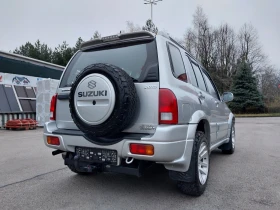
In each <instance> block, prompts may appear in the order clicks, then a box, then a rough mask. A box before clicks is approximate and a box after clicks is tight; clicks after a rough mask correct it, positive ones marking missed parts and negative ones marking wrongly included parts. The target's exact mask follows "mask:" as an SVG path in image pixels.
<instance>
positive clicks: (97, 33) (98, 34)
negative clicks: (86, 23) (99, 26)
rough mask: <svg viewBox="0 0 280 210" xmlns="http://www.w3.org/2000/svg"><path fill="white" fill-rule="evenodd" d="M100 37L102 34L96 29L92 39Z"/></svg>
mask: <svg viewBox="0 0 280 210" xmlns="http://www.w3.org/2000/svg"><path fill="white" fill-rule="evenodd" d="M100 38H101V34H100V33H99V32H98V31H95V32H94V34H93V36H92V38H91V40H92V39H100Z"/></svg>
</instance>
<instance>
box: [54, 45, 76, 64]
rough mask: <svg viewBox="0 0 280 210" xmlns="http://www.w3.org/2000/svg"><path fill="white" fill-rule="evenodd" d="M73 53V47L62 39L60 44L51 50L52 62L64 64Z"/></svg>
mask: <svg viewBox="0 0 280 210" xmlns="http://www.w3.org/2000/svg"><path fill="white" fill-rule="evenodd" d="M73 55H74V51H73V48H71V47H69V45H68V44H67V43H66V41H64V42H63V43H62V45H58V47H56V48H55V50H54V52H53V63H54V64H57V65H61V66H66V65H67V63H68V62H69V60H70V59H71V58H72V56H73Z"/></svg>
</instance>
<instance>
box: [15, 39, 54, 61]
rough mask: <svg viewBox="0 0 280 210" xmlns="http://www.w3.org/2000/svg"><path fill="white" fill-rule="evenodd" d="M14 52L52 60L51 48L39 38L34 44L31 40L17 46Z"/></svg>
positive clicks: (43, 59)
mask: <svg viewBox="0 0 280 210" xmlns="http://www.w3.org/2000/svg"><path fill="white" fill-rule="evenodd" d="M13 53H15V54H19V55H23V56H27V57H30V58H34V59H38V60H42V61H46V62H51V61H52V50H51V48H49V47H48V46H47V45H46V44H44V43H43V44H42V43H41V42H40V41H39V40H37V41H36V42H35V44H34V45H33V44H31V43H30V42H26V43H25V44H24V45H22V46H20V47H19V48H16V49H15V50H14V52H13Z"/></svg>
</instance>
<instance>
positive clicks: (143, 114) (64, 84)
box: [56, 40, 159, 133]
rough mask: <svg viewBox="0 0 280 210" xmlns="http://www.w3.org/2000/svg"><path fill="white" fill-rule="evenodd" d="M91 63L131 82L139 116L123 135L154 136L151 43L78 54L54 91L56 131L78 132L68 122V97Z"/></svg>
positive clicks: (154, 64)
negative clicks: (118, 72)
mask: <svg viewBox="0 0 280 210" xmlns="http://www.w3.org/2000/svg"><path fill="white" fill-rule="evenodd" d="M94 63H107V64H112V65H115V66H118V67H119V68H121V69H123V70H124V71H125V72H126V73H127V74H129V76H130V77H132V78H133V79H134V81H135V86H136V90H137V94H138V97H139V99H140V100H139V101H140V107H139V113H138V115H137V116H138V117H137V119H136V120H135V122H134V123H133V124H132V125H131V126H130V127H128V128H127V129H126V130H125V131H124V132H129V133H154V132H155V129H156V126H157V125H158V95H159V70H158V57H157V47H156V41H155V40H153V41H149V42H145V43H143V42H141V43H131V44H125V45H124V44H121V45H116V46H115V45H114V46H113V45H110V47H104V48H98V49H97V50H88V51H79V52H78V53H77V54H76V55H75V56H74V58H73V59H72V60H71V61H70V63H69V65H68V66H67V68H66V70H65V73H64V75H63V76H62V80H61V83H60V85H59V88H58V101H57V114H56V123H57V127H58V128H61V129H75V130H76V129H78V128H77V126H76V125H75V123H74V122H73V120H72V118H71V114H70V110H69V98H68V96H69V93H70V89H71V84H72V82H73V81H74V80H75V78H76V77H77V75H78V74H79V73H80V72H81V71H82V70H83V69H84V68H85V67H87V66H88V65H91V64H94ZM116 97H118V96H116ZM92 114H94V113H92Z"/></svg>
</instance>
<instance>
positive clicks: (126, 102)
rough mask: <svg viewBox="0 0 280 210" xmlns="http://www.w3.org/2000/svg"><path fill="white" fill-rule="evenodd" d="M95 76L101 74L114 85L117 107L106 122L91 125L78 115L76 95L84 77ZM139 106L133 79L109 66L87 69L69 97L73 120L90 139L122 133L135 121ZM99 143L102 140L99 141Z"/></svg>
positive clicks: (95, 65) (116, 68)
mask: <svg viewBox="0 0 280 210" xmlns="http://www.w3.org/2000/svg"><path fill="white" fill-rule="evenodd" d="M94 74H101V75H103V76H105V77H106V78H107V79H108V80H109V81H110V82H111V83H112V85H113V89H114V91H115V105H114V108H113V111H112V113H111V115H110V116H109V117H108V119H107V120H106V121H105V122H102V123H100V124H95V125H91V124H88V123H86V122H84V121H83V120H82V119H81V118H80V117H79V115H78V114H77V111H76V109H75V101H74V95H75V92H76V89H77V86H78V85H79V83H80V81H81V80H82V79H83V78H84V77H86V76H88V75H93V76H94ZM138 104H139V99H138V95H137V92H136V88H135V85H134V82H133V80H132V78H131V77H130V76H129V75H128V74H127V73H126V72H125V71H123V70H122V69H120V68H119V67H116V66H113V65H109V64H93V65H90V66H88V67H86V68H85V69H84V70H83V71H82V72H81V73H80V74H79V75H78V76H77V78H76V80H75V82H74V83H73V84H72V88H71V92H70V96H69V107H70V112H71V116H72V119H73V121H74V123H75V124H76V125H77V127H78V128H79V129H80V130H81V131H82V132H84V133H85V136H86V137H88V138H89V139H94V138H96V137H112V136H116V135H117V134H119V133H121V132H122V131H123V130H124V129H126V128H127V127H128V126H129V125H131V124H132V123H133V120H134V119H135V117H136V115H137V114H138ZM94 105H95V104H94ZM99 141H102V140H100V139H99ZM106 141H107V140H106ZM100 143H104V142H100ZM107 143H108V141H107Z"/></svg>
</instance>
